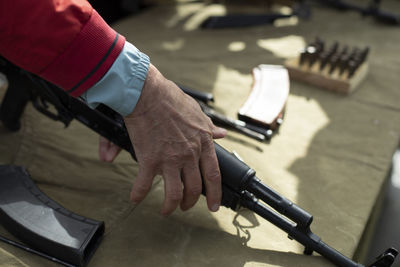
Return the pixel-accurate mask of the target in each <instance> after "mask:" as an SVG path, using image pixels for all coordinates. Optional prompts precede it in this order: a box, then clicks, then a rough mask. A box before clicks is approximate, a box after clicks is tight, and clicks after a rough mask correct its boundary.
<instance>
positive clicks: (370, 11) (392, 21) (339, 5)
mask: <svg viewBox="0 0 400 267" xmlns="http://www.w3.org/2000/svg"><path fill="white" fill-rule="evenodd" d="M318 2H319V3H321V4H322V5H325V6H328V7H332V8H335V9H337V10H340V11H347V10H350V11H356V12H359V13H360V14H361V15H362V16H363V17H367V16H371V17H374V18H375V19H376V20H377V21H378V22H381V23H384V24H388V25H400V14H395V13H392V12H389V11H383V10H381V9H380V4H381V2H382V0H370V1H369V3H368V5H367V6H365V7H364V6H360V5H357V4H352V3H351V2H347V1H343V0H318Z"/></svg>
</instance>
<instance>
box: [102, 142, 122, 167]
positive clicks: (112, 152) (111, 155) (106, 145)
mask: <svg viewBox="0 0 400 267" xmlns="http://www.w3.org/2000/svg"><path fill="white" fill-rule="evenodd" d="M121 150H122V149H121V148H120V147H119V146H117V145H115V144H113V143H112V142H110V141H109V140H107V139H106V138H104V137H103V136H100V140H99V157H100V160H101V161H104V162H113V161H114V159H115V158H116V157H117V156H118V154H119V152H121Z"/></svg>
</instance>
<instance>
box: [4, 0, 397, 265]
mask: <svg viewBox="0 0 400 267" xmlns="http://www.w3.org/2000/svg"><path fill="white" fill-rule="evenodd" d="M385 2H386V3H387V4H388V5H389V6H390V7H392V8H393V10H395V8H397V10H400V8H399V7H400V5H399V3H398V2H396V1H385ZM220 12H223V7H222V6H218V5H210V6H204V5H203V4H201V3H191V4H184V3H183V4H182V3H180V4H177V5H174V4H160V5H157V6H156V7H154V8H151V9H148V10H146V11H145V12H143V13H141V14H139V15H137V16H134V17H130V18H126V19H124V20H123V21H120V22H119V23H117V24H115V25H113V26H114V28H115V29H116V30H117V31H118V32H120V33H121V34H123V35H124V36H126V37H127V40H129V41H130V42H132V43H133V44H135V46H137V47H138V48H139V49H141V50H142V51H143V52H144V53H146V54H148V55H149V56H150V58H151V60H152V63H153V64H154V65H156V66H158V67H159V69H160V70H161V72H162V73H164V75H165V76H166V77H168V78H169V79H171V80H173V81H175V82H177V83H179V84H181V85H185V86H188V87H191V88H193V89H197V90H203V91H208V92H213V94H214V96H215V99H216V102H215V107H216V109H218V110H219V111H221V112H223V113H225V114H227V115H229V116H232V117H235V116H236V113H237V111H238V110H239V108H240V107H241V105H242V104H243V103H244V101H245V100H246V98H247V96H248V94H249V92H250V90H251V84H252V76H251V70H252V68H254V67H256V66H257V65H259V64H282V63H283V61H284V60H285V59H286V58H287V57H290V56H293V55H295V54H296V52H297V51H298V50H299V49H300V48H301V47H302V46H303V45H304V43H305V42H307V41H311V40H313V39H314V38H315V36H316V35H319V36H321V37H322V38H324V39H325V40H326V41H327V42H333V41H335V40H338V41H340V42H341V43H345V44H349V45H355V46H360V47H365V46H370V48H371V54H370V59H369V62H370V72H369V75H368V76H367V78H366V79H365V81H364V82H363V83H362V84H361V86H360V87H359V88H358V89H357V90H356V91H355V92H354V93H353V94H351V95H349V96H342V95H337V94H334V93H331V92H327V91H323V90H319V89H316V88H313V87H311V86H308V85H304V84H300V83H297V82H291V92H290V96H289V99H288V103H287V109H286V113H285V120H284V124H283V125H282V127H281V129H280V131H279V134H278V135H276V136H275V137H274V138H273V140H272V141H271V143H270V144H261V143H259V142H257V141H254V140H251V139H249V138H247V137H244V136H242V135H240V134H237V133H233V132H229V134H228V136H227V137H226V138H225V139H224V140H220V141H218V143H219V144H221V145H223V146H224V147H225V148H227V149H228V150H234V151H235V152H237V153H238V154H239V155H240V156H241V157H242V158H243V160H244V161H245V162H246V163H247V164H249V165H250V166H251V167H252V168H254V169H255V170H256V171H257V175H258V177H259V178H261V179H262V180H263V181H264V182H265V183H267V184H268V185H270V186H271V187H272V188H274V189H275V190H277V191H278V192H280V193H281V194H282V195H284V196H286V197H287V198H289V199H291V200H293V201H294V202H295V203H297V204H298V205H299V206H300V207H302V208H304V209H306V210H307V211H309V212H310V213H311V214H313V215H314V222H313V224H312V230H313V231H314V232H315V233H316V234H318V235H319V236H321V237H322V239H323V240H324V241H325V242H326V243H328V244H329V245H331V246H333V247H335V248H336V249H337V250H339V251H340V252H342V253H344V254H345V255H346V256H349V257H352V256H353V255H354V254H355V253H356V249H357V247H358V246H359V245H360V244H359V242H360V240H361V237H362V235H363V232H364V229H365V227H366V224H367V221H368V219H369V217H370V215H371V213H372V211H373V207H374V204H375V201H376V199H377V198H378V195H379V193H380V191H381V187H382V186H383V184H384V182H385V179H386V175H387V173H388V171H389V169H390V164H391V158H392V155H393V152H394V151H395V149H396V148H397V145H398V142H399V137H400V104H399V103H400V90H399V86H398V84H399V82H400V78H399V75H398V74H399V73H400V59H399V57H398V53H399V45H398V44H399V43H400V35H399V34H398V28H395V27H388V26H384V25H379V24H376V23H374V22H373V21H372V20H371V19H362V18H361V17H360V16H359V15H358V14H356V13H350V12H348V13H339V12H336V11H332V10H326V9H320V8H315V9H314V12H313V16H312V19H311V20H309V21H299V23H298V24H295V25H290V24H293V23H294V22H295V21H285V23H280V24H281V25H280V27H274V26H270V25H266V26H258V27H251V28H244V29H224V30H200V29H198V28H197V25H198V23H199V21H200V20H202V19H203V18H204V16H205V15H207V14H210V13H212V14H218V13H220ZM4 92H5V86H2V87H1V89H0V96H1V97H2V96H3V95H4ZM97 140H98V137H97V136H96V134H94V133H93V132H91V131H90V130H89V129H87V128H86V127H85V126H83V125H81V124H79V123H78V122H73V123H72V124H71V125H70V127H68V128H67V129H65V128H64V127H63V125H62V124H61V123H59V122H54V121H52V120H50V119H48V118H46V117H44V116H43V115H41V114H39V113H38V112H37V111H36V110H34V109H33V107H32V106H31V105H29V106H28V107H27V109H26V112H25V114H24V116H23V118H22V129H21V130H20V131H19V132H17V133H10V132H8V131H6V130H5V128H4V127H3V126H2V125H1V124H0V163H1V164H17V165H22V166H25V167H26V168H27V169H28V170H29V172H30V173H31V175H32V177H33V179H34V181H35V182H36V184H37V185H38V186H39V187H40V188H41V189H42V190H43V191H44V192H45V193H46V194H47V195H48V196H50V197H51V198H53V199H54V200H55V201H57V202H59V203H60V204H62V205H63V206H64V207H66V208H68V209H70V210H71V211H74V212H76V213H78V214H82V215H84V216H87V217H90V218H93V219H97V220H104V221H105V224H106V233H105V236H104V240H103V242H102V244H101V245H100V247H99V249H98V250H97V252H96V254H95V255H94V257H93V259H92V260H91V262H90V264H89V266H93V267H95V266H98V267H103V266H104V267H106V266H107V267H108V266H121V267H123V266H234V267H236V266H237V267H239V266H240V267H241V266H331V264H330V263H328V261H326V260H325V259H323V258H321V257H320V256H312V257H310V256H304V255H302V251H303V248H302V246H300V245H299V244H298V243H297V242H294V241H291V240H289V239H288V238H287V235H286V234H285V233H284V232H282V231H280V230H279V229H277V228H276V227H274V226H272V225H271V224H270V223H268V222H266V221H264V220H263V219H262V218H260V217H258V216H255V215H254V214H252V213H251V212H249V211H246V210H240V211H239V212H238V213H235V212H233V211H231V210H228V209H226V208H221V210H220V211H219V212H217V213H210V212H209V211H208V210H207V207H206V203H205V201H204V198H201V199H200V201H199V203H198V204H197V205H196V206H195V207H194V208H193V209H191V210H190V211H188V212H185V213H183V212H180V211H176V212H175V213H174V214H173V215H171V216H170V217H168V218H164V217H162V216H161V215H160V214H159V210H160V208H161V203H162V200H163V182H162V179H161V178H160V177H157V178H156V179H155V183H154V186H153V189H152V191H151V193H150V194H149V196H148V197H147V198H146V199H145V201H144V202H143V203H142V204H141V205H139V206H137V207H133V206H132V205H131V204H130V202H129V192H130V188H131V184H132V181H134V179H135V176H136V174H137V170H138V166H137V164H136V163H135V162H133V160H132V159H131V158H130V156H129V155H128V153H126V152H123V153H122V154H121V155H120V156H119V157H118V158H117V160H116V161H115V163H114V164H106V163H101V162H100V161H99V160H98V156H97ZM0 234H1V235H4V236H8V237H10V238H13V237H12V236H11V235H10V234H8V233H7V232H6V231H5V229H4V228H1V227H0ZM0 266H33V267H39V266H40V267H42V266H49V267H50V266H57V265H56V264H54V263H51V262H49V261H47V260H45V259H42V258H39V257H37V256H33V255H31V254H29V253H26V252H24V251H21V250H19V249H16V248H14V247H10V246H8V245H5V244H0Z"/></svg>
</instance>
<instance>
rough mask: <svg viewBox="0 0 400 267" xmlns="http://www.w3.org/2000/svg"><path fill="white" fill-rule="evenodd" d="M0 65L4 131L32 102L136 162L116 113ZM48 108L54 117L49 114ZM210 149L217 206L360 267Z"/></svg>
mask: <svg viewBox="0 0 400 267" xmlns="http://www.w3.org/2000/svg"><path fill="white" fill-rule="evenodd" d="M0 66H2V68H1V67H0V71H1V70H2V71H3V72H4V73H5V74H6V76H7V77H8V80H9V88H8V90H7V92H6V95H5V97H4V100H3V103H2V105H1V107H0V120H1V121H2V122H3V124H4V125H5V127H7V128H8V129H9V130H11V131H16V130H18V129H19V118H20V116H21V115H22V113H23V110H24V107H25V106H26V104H27V103H28V102H29V101H32V103H33V106H34V107H35V108H36V109H37V110H38V111H39V112H41V113H43V114H44V115H46V116H48V117H49V118H51V119H53V120H56V121H61V122H63V123H64V124H65V126H68V124H69V123H70V122H71V121H72V120H73V119H76V120H78V121H80V122H81V123H83V124H84V125H86V126H87V127H89V128H90V129H92V130H93V131H95V132H97V133H98V134H100V135H101V136H103V137H105V138H107V139H108V140H110V141H111V142H113V143H114V144H116V145H118V146H119V147H121V148H123V149H125V150H126V151H128V152H129V153H130V154H131V155H132V157H133V158H134V159H136V156H135V152H134V149H133V147H132V145H131V142H130V139H129V136H128V132H127V130H126V128H125V125H124V122H123V119H122V117H121V116H120V115H119V114H118V113H116V112H114V111H113V110H111V109H110V108H108V107H106V106H103V105H100V106H99V107H98V108H96V109H94V110H92V109H90V108H89V107H88V106H87V105H86V104H85V103H84V102H83V101H81V100H80V99H77V98H73V97H71V96H69V95H68V94H67V93H65V92H64V91H63V90H61V89H60V88H58V87H57V86H55V85H53V84H51V83H49V82H46V81H44V80H42V79H41V78H39V77H37V76H35V75H33V74H30V73H28V72H26V71H24V70H21V69H19V68H18V67H16V66H13V65H12V64H11V63H9V62H7V61H6V60H2V62H0ZM49 104H51V105H52V106H54V107H55V109H56V111H57V112H51V111H50V110H49ZM214 144H215V151H216V154H217V158H218V163H219V167H220V171H221V177H222V192H223V195H222V201H221V205H222V206H224V207H227V208H230V209H232V210H234V211H236V210H238V208H239V207H244V208H247V209H249V210H252V211H253V212H255V213H256V214H258V215H260V216H261V217H263V218H264V219H266V220H268V221H269V222H271V223H272V224H274V225H275V226H277V227H278V228H280V229H281V230H283V231H285V232H286V233H288V235H289V238H290V239H294V240H296V241H298V242H299V243H301V244H302V245H303V246H304V247H305V249H304V253H305V254H307V255H311V254H312V253H313V252H314V251H315V252H317V253H319V254H320V255H322V256H323V257H325V258H327V259H328V260H329V261H331V262H332V263H334V264H335V265H337V266H340V267H363V265H362V264H359V263H356V262H354V261H353V260H351V259H349V258H348V257H346V256H344V255H342V254H341V253H340V252H338V251H337V250H335V249H334V248H332V247H330V246H328V245H327V244H325V243H324V242H323V241H322V240H321V238H320V237H318V236H317V235H316V234H314V233H313V232H312V231H311V228H310V226H311V223H312V221H313V216H312V215H311V214H310V213H308V212H307V211H305V210H303V209H302V208H300V207H298V206H297V205H296V204H294V203H292V202H291V201H290V200H288V199H286V198H285V197H283V196H281V195H280V194H279V193H277V192H276V191H274V190H273V189H272V188H270V187H268V186H267V185H265V184H263V183H262V182H261V180H260V179H259V178H257V176H256V172H255V170H253V169H252V168H250V167H249V166H247V165H246V164H245V163H244V162H242V161H241V160H239V159H238V158H236V157H235V156H234V155H233V154H231V153H229V152H228V151H227V150H225V149H224V148H223V147H221V146H220V145H218V144H216V143H214ZM205 193H206V192H203V194H205ZM397 254H398V252H397V250H396V249H394V248H389V249H387V250H386V251H385V252H384V253H383V254H381V255H380V256H379V257H377V259H376V261H375V262H374V263H372V264H370V265H368V266H369V267H389V266H391V265H392V263H393V262H394V260H395V258H396V256H397Z"/></svg>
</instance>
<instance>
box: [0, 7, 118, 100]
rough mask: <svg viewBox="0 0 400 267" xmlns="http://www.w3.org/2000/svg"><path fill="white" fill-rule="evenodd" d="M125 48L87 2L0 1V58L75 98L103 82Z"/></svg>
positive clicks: (116, 34)
mask: <svg viewBox="0 0 400 267" xmlns="http://www.w3.org/2000/svg"><path fill="white" fill-rule="evenodd" d="M124 43H125V38H124V37H123V36H121V35H119V34H118V33H116V32H115V31H114V30H113V29H112V28H111V27H109V26H108V25H107V23H106V22H105V21H104V20H103V19H102V18H101V17H100V15H99V14H98V13H97V12H96V11H95V10H94V9H93V8H92V7H91V6H90V4H89V3H88V2H87V1H86V0H40V1H32V0H12V1H10V0H0V54H1V55H2V56H3V57H5V58H7V59H8V60H9V61H11V62H13V63H14V64H16V65H18V66H20V67H21V68H23V69H26V70H28V71H30V72H32V73H35V74H37V75H39V76H41V77H42V78H44V79H46V80H48V81H50V82H52V83H54V84H56V85H58V86H60V87H61V88H63V89H64V90H66V91H67V92H68V93H70V94H71V95H73V96H79V95H81V94H82V93H83V92H85V91H86V90H87V89H89V88H90V87H91V86H93V85H94V84H95V83H96V82H97V81H98V80H100V79H101V77H102V76H103V75H104V74H105V73H106V72H107V71H108V69H109V68H110V67H111V65H112V64H113V62H114V61H115V59H116V58H117V57H118V55H119V53H120V52H121V50H122V48H123V46H124Z"/></svg>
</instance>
